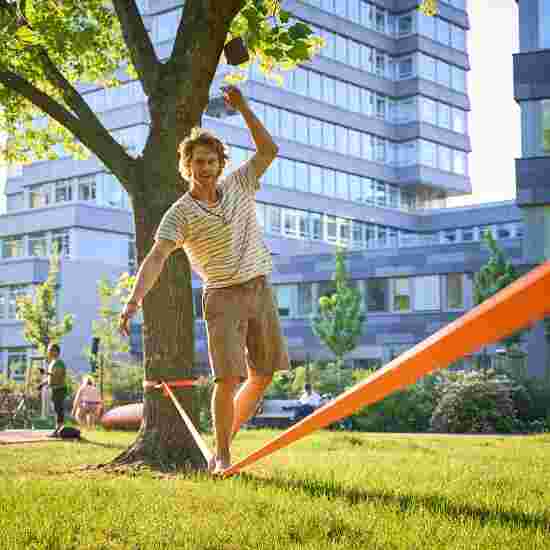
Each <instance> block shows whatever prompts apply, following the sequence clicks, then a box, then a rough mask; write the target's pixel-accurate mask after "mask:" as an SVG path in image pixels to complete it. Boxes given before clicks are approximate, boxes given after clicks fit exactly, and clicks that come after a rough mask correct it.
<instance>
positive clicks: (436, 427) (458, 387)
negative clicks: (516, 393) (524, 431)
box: [430, 370, 517, 433]
mask: <svg viewBox="0 0 550 550" xmlns="http://www.w3.org/2000/svg"><path fill="white" fill-rule="evenodd" d="M512 386H513V385H512V383H511V381H510V379H509V378H506V377H502V376H497V375H496V373H495V371H493V370H487V371H475V370H472V371H468V372H461V373H453V374H451V375H448V376H446V377H443V379H442V385H441V397H440V399H439V401H438V403H437V406H436V408H435V410H434V412H433V415H432V418H431V421H430V425H431V429H432V430H433V431H434V432H443V433H444V432H448V433H495V432H497V433H510V432H513V431H515V429H516V426H517V415H516V409H515V407H514V400H513V398H512V393H513V392H512Z"/></svg>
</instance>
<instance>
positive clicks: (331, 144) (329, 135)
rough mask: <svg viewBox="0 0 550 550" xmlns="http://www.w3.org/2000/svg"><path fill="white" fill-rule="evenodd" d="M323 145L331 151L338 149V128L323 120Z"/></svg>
mask: <svg viewBox="0 0 550 550" xmlns="http://www.w3.org/2000/svg"><path fill="white" fill-rule="evenodd" d="M323 146H324V148H325V149H328V150H329V151H334V150H335V149H336V128H335V126H334V125H333V124H330V123H329V122H323Z"/></svg>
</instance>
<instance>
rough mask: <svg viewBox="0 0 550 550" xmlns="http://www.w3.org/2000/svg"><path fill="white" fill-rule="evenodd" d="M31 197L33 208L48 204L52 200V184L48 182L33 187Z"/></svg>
mask: <svg viewBox="0 0 550 550" xmlns="http://www.w3.org/2000/svg"><path fill="white" fill-rule="evenodd" d="M29 199H30V207H31V208H41V207H42V206H47V205H48V204H50V202H51V185H50V184H49V183H46V184H43V185H37V186H34V187H31V189H30V193H29Z"/></svg>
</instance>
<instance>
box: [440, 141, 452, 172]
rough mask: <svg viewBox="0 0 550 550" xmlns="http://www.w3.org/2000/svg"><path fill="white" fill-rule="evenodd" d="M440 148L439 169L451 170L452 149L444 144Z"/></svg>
mask: <svg viewBox="0 0 550 550" xmlns="http://www.w3.org/2000/svg"><path fill="white" fill-rule="evenodd" d="M438 149H439V169H440V170H446V171H447V172H450V171H451V149H449V147H445V146H443V145H440V146H439V147H438Z"/></svg>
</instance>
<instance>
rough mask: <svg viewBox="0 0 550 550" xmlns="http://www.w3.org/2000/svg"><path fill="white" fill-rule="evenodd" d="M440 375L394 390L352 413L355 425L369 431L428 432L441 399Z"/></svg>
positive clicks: (355, 427) (358, 428)
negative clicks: (438, 382)
mask: <svg viewBox="0 0 550 550" xmlns="http://www.w3.org/2000/svg"><path fill="white" fill-rule="evenodd" d="M437 380H438V378H437V376H426V377H424V378H423V379H422V380H420V381H418V382H417V383H416V384H413V385H411V386H408V387H407V388H405V389H403V390H401V391H397V392H394V393H392V394H390V395H388V396H387V397H386V398H384V399H383V400H382V401H379V402H378V403H374V404H372V405H369V406H367V407H364V408H362V409H360V410H359V411H358V412H357V413H355V414H354V415H353V417H352V422H353V428H354V429H357V430H361V431H369V432H426V431H428V429H429V427H430V419H431V417H432V413H433V411H434V408H435V406H436V403H437V399H438V391H437Z"/></svg>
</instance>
